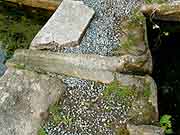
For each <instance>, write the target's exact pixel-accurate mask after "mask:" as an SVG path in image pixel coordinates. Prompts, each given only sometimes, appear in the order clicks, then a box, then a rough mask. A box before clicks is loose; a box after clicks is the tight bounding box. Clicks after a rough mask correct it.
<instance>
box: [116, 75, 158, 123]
mask: <svg viewBox="0 0 180 135" xmlns="http://www.w3.org/2000/svg"><path fill="white" fill-rule="evenodd" d="M116 79H117V80H118V81H119V82H120V84H121V85H122V86H127V87H129V88H132V89H135V92H136V94H135V95H136V96H137V97H136V99H135V100H134V101H132V103H131V109H130V110H129V112H128V117H129V120H128V121H129V122H131V123H133V124H153V123H154V122H157V121H158V114H159V113H158V104H157V86H156V83H155V82H154V80H153V79H152V78H151V77H150V76H148V75H146V76H135V75H134V76H133V75H126V74H116Z"/></svg>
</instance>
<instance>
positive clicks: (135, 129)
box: [127, 125, 164, 135]
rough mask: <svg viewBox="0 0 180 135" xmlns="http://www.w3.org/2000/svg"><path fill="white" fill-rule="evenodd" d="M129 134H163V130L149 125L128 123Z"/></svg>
mask: <svg viewBox="0 0 180 135" xmlns="http://www.w3.org/2000/svg"><path fill="white" fill-rule="evenodd" d="M127 129H128V131H129V135H164V130H163V129H162V128H160V127H156V126H151V125H140V126H135V125H128V126H127Z"/></svg>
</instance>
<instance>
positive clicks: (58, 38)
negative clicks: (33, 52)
mask: <svg viewBox="0 0 180 135" xmlns="http://www.w3.org/2000/svg"><path fill="white" fill-rule="evenodd" d="M94 13H95V12H94V10H93V9H91V8H89V7H87V6H86V5H84V3H83V2H82V1H74V0H64V1H62V3H61V5H60V6H59V7H58V9H57V10H56V12H55V13H54V14H53V15H52V17H51V18H50V19H49V21H48V22H47V23H46V24H45V26H44V27H43V28H42V29H41V30H40V31H39V32H38V34H37V35H36V36H35V38H34V39H33V41H32V43H31V46H30V48H31V49H57V48H61V47H74V46H77V45H79V43H80V40H81V38H82V36H83V34H84V32H85V30H86V27H87V26H88V24H89V22H90V21H91V19H92V17H93V15H94Z"/></svg>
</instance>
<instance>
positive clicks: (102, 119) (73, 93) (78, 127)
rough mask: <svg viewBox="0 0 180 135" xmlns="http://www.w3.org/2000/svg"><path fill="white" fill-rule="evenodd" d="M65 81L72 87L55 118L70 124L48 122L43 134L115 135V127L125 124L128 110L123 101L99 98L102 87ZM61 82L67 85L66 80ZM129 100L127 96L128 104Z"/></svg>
mask: <svg viewBox="0 0 180 135" xmlns="http://www.w3.org/2000/svg"><path fill="white" fill-rule="evenodd" d="M69 80H71V81H72V82H73V85H71V86H69V87H68V88H67V91H66V92H65V94H64V100H63V102H62V104H61V105H60V110H61V111H60V112H59V116H65V117H67V116H68V119H71V122H69V123H64V122H63V121H62V122H60V123H59V125H57V126H55V125H54V124H53V123H52V122H50V121H49V122H48V123H47V125H46V126H45V127H46V132H48V134H49V135H115V133H116V128H117V127H116V126H123V124H125V123H126V120H127V114H128V110H129V108H130V107H129V106H127V104H126V103H125V102H123V100H121V101H120V102H119V101H117V100H114V99H113V100H106V99H105V98H103V96H102V91H103V90H104V88H105V87H106V86H105V85H103V84H98V83H95V82H92V81H87V80H79V79H75V78H69ZM75 80H76V83H75ZM64 83H65V84H66V83H68V84H69V82H67V80H64ZM81 86H82V87H81ZM132 100H133V98H132V97H130V99H129V101H132ZM112 125H113V126H112ZM115 125H116V126H115Z"/></svg>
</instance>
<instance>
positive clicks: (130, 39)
mask: <svg viewBox="0 0 180 135" xmlns="http://www.w3.org/2000/svg"><path fill="white" fill-rule="evenodd" d="M144 22H145V18H144V16H143V14H142V13H141V12H140V11H139V10H138V9H134V10H133V11H132V15H131V16H130V17H129V18H126V19H125V20H124V21H122V22H121V24H120V26H119V27H121V30H122V37H121V39H120V40H121V44H120V45H119V47H118V48H117V49H115V50H114V54H115V55H124V54H129V53H130V54H134V55H142V54H143V53H145V52H146V45H145V42H144V41H145V39H144V33H145V30H144V24H145V23H144Z"/></svg>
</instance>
